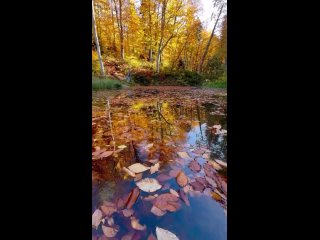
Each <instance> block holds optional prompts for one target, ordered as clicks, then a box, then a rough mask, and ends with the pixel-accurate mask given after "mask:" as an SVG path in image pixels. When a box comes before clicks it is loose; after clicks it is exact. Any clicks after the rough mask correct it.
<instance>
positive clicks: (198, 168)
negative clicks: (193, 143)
mask: <svg viewBox="0 0 320 240" xmlns="http://www.w3.org/2000/svg"><path fill="white" fill-rule="evenodd" d="M189 168H190V169H191V170H192V171H194V172H200V171H201V166H200V164H199V163H198V162H197V161H196V160H192V161H191V162H190V164H189Z"/></svg>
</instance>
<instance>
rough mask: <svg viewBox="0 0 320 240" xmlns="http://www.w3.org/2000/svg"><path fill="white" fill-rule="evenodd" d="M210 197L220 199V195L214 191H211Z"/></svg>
mask: <svg viewBox="0 0 320 240" xmlns="http://www.w3.org/2000/svg"><path fill="white" fill-rule="evenodd" d="M212 197H213V199H214V200H216V201H222V198H221V196H220V195H219V194H217V193H216V192H213V193H212Z"/></svg>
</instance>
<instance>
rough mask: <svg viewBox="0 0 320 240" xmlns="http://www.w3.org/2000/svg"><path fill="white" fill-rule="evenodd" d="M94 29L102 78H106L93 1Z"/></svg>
mask: <svg viewBox="0 0 320 240" xmlns="http://www.w3.org/2000/svg"><path fill="white" fill-rule="evenodd" d="M92 27H93V34H94V40H95V42H96V46H97V52H98V57H99V62H100V73H101V76H103V77H104V76H105V73H104V67H103V62H102V57H101V52H100V45H99V39H98V34H97V27H96V21H95V15H94V4H93V0H92Z"/></svg>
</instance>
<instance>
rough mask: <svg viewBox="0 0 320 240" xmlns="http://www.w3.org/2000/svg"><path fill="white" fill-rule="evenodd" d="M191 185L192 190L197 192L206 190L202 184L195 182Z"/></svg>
mask: <svg viewBox="0 0 320 240" xmlns="http://www.w3.org/2000/svg"><path fill="white" fill-rule="evenodd" d="M190 185H191V186H192V188H193V189H194V190H195V191H200V192H202V191H203V190H204V189H205V186H204V185H202V184H201V183H199V182H197V181H195V182H191V183H190Z"/></svg>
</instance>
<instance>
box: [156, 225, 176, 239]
mask: <svg viewBox="0 0 320 240" xmlns="http://www.w3.org/2000/svg"><path fill="white" fill-rule="evenodd" d="M156 235H157V240H179V238H178V237H177V236H176V235H175V234H173V233H172V232H170V231H168V230H165V229H163V228H160V227H156Z"/></svg>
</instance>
